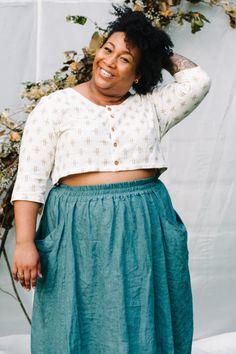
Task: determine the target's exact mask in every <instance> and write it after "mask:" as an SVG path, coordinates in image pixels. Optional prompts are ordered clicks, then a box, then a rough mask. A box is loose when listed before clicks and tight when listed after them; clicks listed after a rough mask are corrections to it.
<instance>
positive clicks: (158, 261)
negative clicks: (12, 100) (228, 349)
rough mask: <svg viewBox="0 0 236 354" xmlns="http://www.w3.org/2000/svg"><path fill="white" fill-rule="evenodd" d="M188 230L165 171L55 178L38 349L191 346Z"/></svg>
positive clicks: (38, 239)
mask: <svg viewBox="0 0 236 354" xmlns="http://www.w3.org/2000/svg"><path fill="white" fill-rule="evenodd" d="M187 241H188V234H187V230H186V227H185V225H184V223H183V222H182V220H181V218H180V217H179V215H178V214H177V212H176V211H175V209H174V208H173V205H172V202H171V199H170V196H169V194H168V191H167V189H166V187H165V185H164V184H163V182H161V181H160V180H159V179H158V178H157V177H149V178H145V179H139V180H134V181H127V182H118V183H109V184H96V185H86V186H68V185H63V184H58V185H55V186H54V187H53V188H52V189H51V190H50V192H49V194H48V197H47V199H46V203H45V206H44V210H43V215H42V217H41V220H40V224H39V226H38V229H37V231H36V235H35V243H36V247H37V249H38V251H39V254H40V258H41V265H42V274H43V278H42V279H40V278H38V279H37V286H36V290H35V295H34V303H33V314H32V327H31V353H32V354H51V353H53V354H191V346H192V337H193V306H192V292H191V281H190V274H189V267H188V245H187Z"/></svg>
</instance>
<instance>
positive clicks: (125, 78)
mask: <svg viewBox="0 0 236 354" xmlns="http://www.w3.org/2000/svg"><path fill="white" fill-rule="evenodd" d="M139 60H140V50H139V49H138V48H137V47H131V46H129V45H127V43H126V42H125V33H123V32H115V33H113V34H112V35H111V36H110V37H109V38H108V39H107V41H106V43H105V44H104V45H103V46H102V47H101V48H100V49H99V50H98V51H97V53H96V56H95V59H94V62H93V75H92V83H93V85H95V87H96V89H97V90H99V91H100V92H102V93H104V94H109V95H114V96H120V97H122V96H124V95H125V94H127V92H128V91H129V89H130V88H131V86H132V85H133V83H134V81H135V80H136V79H139V78H140V75H138V74H137V72H136V71H137V66H138V63H139Z"/></svg>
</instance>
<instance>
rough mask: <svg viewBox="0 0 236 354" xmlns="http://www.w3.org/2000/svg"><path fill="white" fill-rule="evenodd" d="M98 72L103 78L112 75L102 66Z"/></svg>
mask: <svg viewBox="0 0 236 354" xmlns="http://www.w3.org/2000/svg"><path fill="white" fill-rule="evenodd" d="M100 74H101V75H102V76H103V77H105V78H112V77H113V75H112V74H111V73H110V72H109V71H106V70H105V69H103V68H100Z"/></svg>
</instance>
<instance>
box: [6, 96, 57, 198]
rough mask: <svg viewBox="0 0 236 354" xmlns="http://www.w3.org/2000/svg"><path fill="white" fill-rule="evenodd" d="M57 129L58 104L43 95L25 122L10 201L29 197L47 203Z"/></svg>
mask: <svg viewBox="0 0 236 354" xmlns="http://www.w3.org/2000/svg"><path fill="white" fill-rule="evenodd" d="M57 129H58V124H57V117H56V116H55V104H54V105H53V103H52V99H51V97H49V96H47V97H43V98H41V100H40V102H39V103H38V104H37V106H36V107H35V108H34V109H33V111H32V112H31V113H30V114H29V116H28V118H27V120H26V123H25V127H24V131H23V136H22V140H21V145H20V152H19V165H18V170H17V176H16V181H15V184H14V188H13V192H12V196H11V203H12V202H13V201H15V200H28V201H34V202H38V203H42V204H44V202H45V192H46V187H47V181H48V178H49V177H50V173H51V170H52V167H53V163H54V157H55V149H56V144H57V137H58V133H57ZM12 204H13V203H12Z"/></svg>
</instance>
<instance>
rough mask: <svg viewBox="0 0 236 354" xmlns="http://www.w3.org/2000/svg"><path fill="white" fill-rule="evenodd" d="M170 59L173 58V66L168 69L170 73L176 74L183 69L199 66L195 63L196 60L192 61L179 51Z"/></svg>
mask: <svg viewBox="0 0 236 354" xmlns="http://www.w3.org/2000/svg"><path fill="white" fill-rule="evenodd" d="M170 60H171V64H172V67H170V68H169V69H167V70H168V71H169V73H170V74H171V75H174V74H176V73H177V72H179V71H181V70H185V69H190V68H194V67H196V66H198V65H197V64H195V63H194V62H192V61H191V60H189V59H188V58H186V57H183V56H182V55H180V54H177V53H174V54H173V55H172V56H171V57H170Z"/></svg>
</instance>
